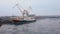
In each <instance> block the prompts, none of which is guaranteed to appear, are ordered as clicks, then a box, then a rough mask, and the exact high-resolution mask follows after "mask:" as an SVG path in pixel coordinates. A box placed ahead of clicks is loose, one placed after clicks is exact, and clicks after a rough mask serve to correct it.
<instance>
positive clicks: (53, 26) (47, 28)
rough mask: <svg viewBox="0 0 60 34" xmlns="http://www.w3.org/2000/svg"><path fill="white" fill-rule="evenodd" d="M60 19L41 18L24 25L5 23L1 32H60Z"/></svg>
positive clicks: (10, 33)
mask: <svg viewBox="0 0 60 34" xmlns="http://www.w3.org/2000/svg"><path fill="white" fill-rule="evenodd" d="M59 22H60V19H58V18H48V19H40V20H37V22H34V23H29V24H24V25H18V26H15V25H3V26H2V27H0V34H60V23H59Z"/></svg>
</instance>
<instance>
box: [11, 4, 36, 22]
mask: <svg viewBox="0 0 60 34" xmlns="http://www.w3.org/2000/svg"><path fill="white" fill-rule="evenodd" d="M16 6H17V8H18V9H19V10H20V12H21V14H22V16H21V17H15V18H14V17H13V18H12V21H13V22H35V21H36V18H35V15H33V14H29V11H28V10H27V9H23V10H21V8H19V7H18V4H16ZM30 8H31V7H30Z"/></svg>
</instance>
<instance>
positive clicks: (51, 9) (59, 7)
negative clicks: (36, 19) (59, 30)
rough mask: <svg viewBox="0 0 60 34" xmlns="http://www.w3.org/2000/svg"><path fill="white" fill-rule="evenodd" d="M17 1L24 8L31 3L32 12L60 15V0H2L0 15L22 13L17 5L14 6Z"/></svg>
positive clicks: (43, 14)
mask: <svg viewBox="0 0 60 34" xmlns="http://www.w3.org/2000/svg"><path fill="white" fill-rule="evenodd" d="M16 3H19V7H23V8H28V7H29V6H30V5H31V7H32V11H30V13H33V14H36V15H41V16H46V15H47V16H50V15H60V0H0V16H11V15H21V13H20V12H19V10H18V9H17V7H15V8H13V7H14V6H15V4H16ZM20 5H21V6H20Z"/></svg>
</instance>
